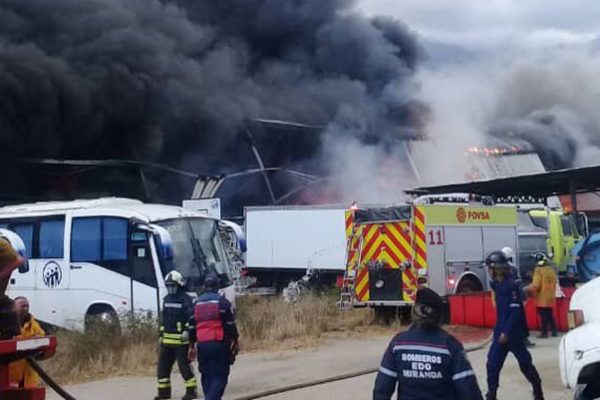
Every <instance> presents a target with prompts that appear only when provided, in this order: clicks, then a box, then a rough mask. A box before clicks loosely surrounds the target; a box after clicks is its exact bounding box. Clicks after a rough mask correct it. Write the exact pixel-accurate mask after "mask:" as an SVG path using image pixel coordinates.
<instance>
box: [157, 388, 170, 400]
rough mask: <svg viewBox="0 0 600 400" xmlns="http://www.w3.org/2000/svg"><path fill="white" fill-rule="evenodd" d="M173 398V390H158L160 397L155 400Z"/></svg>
mask: <svg viewBox="0 0 600 400" xmlns="http://www.w3.org/2000/svg"><path fill="white" fill-rule="evenodd" d="M170 398H171V388H168V389H164V388H161V389H158V396H156V397H155V398H154V400H166V399H170Z"/></svg>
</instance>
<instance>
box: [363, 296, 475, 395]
mask: <svg viewBox="0 0 600 400" xmlns="http://www.w3.org/2000/svg"><path fill="white" fill-rule="evenodd" d="M442 309H443V308H442V299H441V297H440V296H439V295H438V294H437V293H435V292H434V291H433V290H431V289H428V288H422V289H419V291H418V292H417V297H416V300H415V306H414V307H413V324H412V326H411V327H410V328H409V329H408V331H406V332H402V333H400V334H398V335H397V336H396V337H394V338H393V339H392V341H391V342H390V344H389V346H388V347H387V349H386V351H385V353H384V354H383V359H382V361H381V366H380V367H379V373H378V375H377V379H376V380H375V389H374V390H373V400H390V399H391V398H392V396H393V394H394V391H395V390H396V386H398V398H399V399H402V400H429V399H445V400H481V399H482V396H481V391H480V390H479V386H478V384H477V379H476V377H475V373H474V372H473V369H472V368H471V364H470V363H469V361H468V360H467V358H466V356H465V351H464V349H463V347H462V345H461V344H460V342H459V341H458V340H456V339H455V338H454V337H452V336H451V335H449V334H448V333H446V331H444V330H443V329H442V328H441V327H440V323H441V319H442Z"/></svg>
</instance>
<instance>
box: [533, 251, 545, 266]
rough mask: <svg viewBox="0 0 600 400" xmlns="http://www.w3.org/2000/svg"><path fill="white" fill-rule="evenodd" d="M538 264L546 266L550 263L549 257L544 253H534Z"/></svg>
mask: <svg viewBox="0 0 600 400" xmlns="http://www.w3.org/2000/svg"><path fill="white" fill-rule="evenodd" d="M534 258H535V261H536V264H537V265H539V266H544V265H546V264H548V257H546V255H545V254H544V253H535V255H534Z"/></svg>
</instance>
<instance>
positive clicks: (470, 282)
mask: <svg viewBox="0 0 600 400" xmlns="http://www.w3.org/2000/svg"><path fill="white" fill-rule="evenodd" d="M482 290H483V286H482V285H481V282H479V280H478V279H476V278H472V277H470V276H466V277H464V278H463V279H461V281H460V283H459V284H458V287H457V288H456V294H462V293H472V292H481V291H482Z"/></svg>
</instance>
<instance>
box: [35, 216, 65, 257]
mask: <svg viewBox="0 0 600 400" xmlns="http://www.w3.org/2000/svg"><path fill="white" fill-rule="evenodd" d="M39 235H40V236H39V258H63V256H64V235H65V221H62V220H45V221H42V222H40V233H39Z"/></svg>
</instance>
